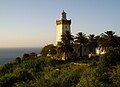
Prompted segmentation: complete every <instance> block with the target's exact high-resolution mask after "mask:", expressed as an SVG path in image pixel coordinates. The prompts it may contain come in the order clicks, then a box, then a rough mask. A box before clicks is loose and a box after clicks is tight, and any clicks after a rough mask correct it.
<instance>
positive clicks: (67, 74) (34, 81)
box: [0, 48, 120, 87]
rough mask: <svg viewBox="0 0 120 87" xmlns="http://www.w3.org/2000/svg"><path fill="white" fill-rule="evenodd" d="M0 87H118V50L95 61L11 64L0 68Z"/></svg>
mask: <svg viewBox="0 0 120 87" xmlns="http://www.w3.org/2000/svg"><path fill="white" fill-rule="evenodd" d="M0 87H120V50H119V49H117V48H110V49H109V50H108V51H107V52H106V54H105V55H102V56H100V58H99V60H95V59H92V60H90V59H83V60H79V61H77V62H62V61H58V60H54V59H50V58H38V59H32V60H24V61H22V62H21V63H16V62H11V63H8V64H5V65H3V66H1V67H0Z"/></svg>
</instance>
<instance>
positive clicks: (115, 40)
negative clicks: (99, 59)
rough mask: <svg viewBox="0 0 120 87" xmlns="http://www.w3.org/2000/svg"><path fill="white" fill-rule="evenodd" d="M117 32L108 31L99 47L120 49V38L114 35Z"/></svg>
mask: <svg viewBox="0 0 120 87" xmlns="http://www.w3.org/2000/svg"><path fill="white" fill-rule="evenodd" d="M114 34H115V32H113V31H106V32H105V33H103V34H101V37H100V40H99V45H100V47H102V48H103V49H106V48H108V47H120V37H118V36H117V35H114Z"/></svg>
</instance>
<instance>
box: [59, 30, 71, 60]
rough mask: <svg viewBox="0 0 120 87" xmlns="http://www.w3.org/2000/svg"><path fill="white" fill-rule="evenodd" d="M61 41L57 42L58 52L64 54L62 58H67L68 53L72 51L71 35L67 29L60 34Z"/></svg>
mask: <svg viewBox="0 0 120 87" xmlns="http://www.w3.org/2000/svg"><path fill="white" fill-rule="evenodd" d="M61 39H62V41H61V42H60V43H59V44H58V48H57V51H58V53H62V54H64V59H65V60H67V59H69V58H70V57H69V56H70V54H71V53H72V52H73V35H71V34H70V32H69V31H66V32H65V33H64V34H63V35H62V38H61Z"/></svg>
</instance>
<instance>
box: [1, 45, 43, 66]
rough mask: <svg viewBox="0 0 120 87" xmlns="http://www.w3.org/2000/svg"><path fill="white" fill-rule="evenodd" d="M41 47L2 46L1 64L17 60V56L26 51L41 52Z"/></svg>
mask: <svg viewBox="0 0 120 87" xmlns="http://www.w3.org/2000/svg"><path fill="white" fill-rule="evenodd" d="M40 51H41V48H39V47H31V48H27V47H24V48H0V65H2V64H6V63H8V62H11V61H13V60H15V59H16V58H17V57H22V56H23V54H25V53H28V54H29V53H32V52H35V53H37V54H38V53H40Z"/></svg>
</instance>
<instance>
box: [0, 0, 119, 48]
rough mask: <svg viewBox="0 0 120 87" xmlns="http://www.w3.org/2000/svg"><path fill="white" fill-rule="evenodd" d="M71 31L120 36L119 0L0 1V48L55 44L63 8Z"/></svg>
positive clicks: (73, 32) (74, 32)
mask: <svg viewBox="0 0 120 87" xmlns="http://www.w3.org/2000/svg"><path fill="white" fill-rule="evenodd" d="M63 9H64V10H65V12H67V18H68V19H71V20H72V25H71V29H72V34H73V35H75V34H76V33H78V32H81V31H82V32H84V33H86V34H87V35H88V34H91V33H92V34H96V35H98V34H101V33H103V32H105V31H107V30H112V31H115V32H116V34H117V35H120V0H0V47H41V46H44V45H45V44H50V43H53V44H54V43H55V39H56V38H55V37H56V30H55V29H56V27H55V21H56V19H59V18H60V12H61V11H62V10H63Z"/></svg>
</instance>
